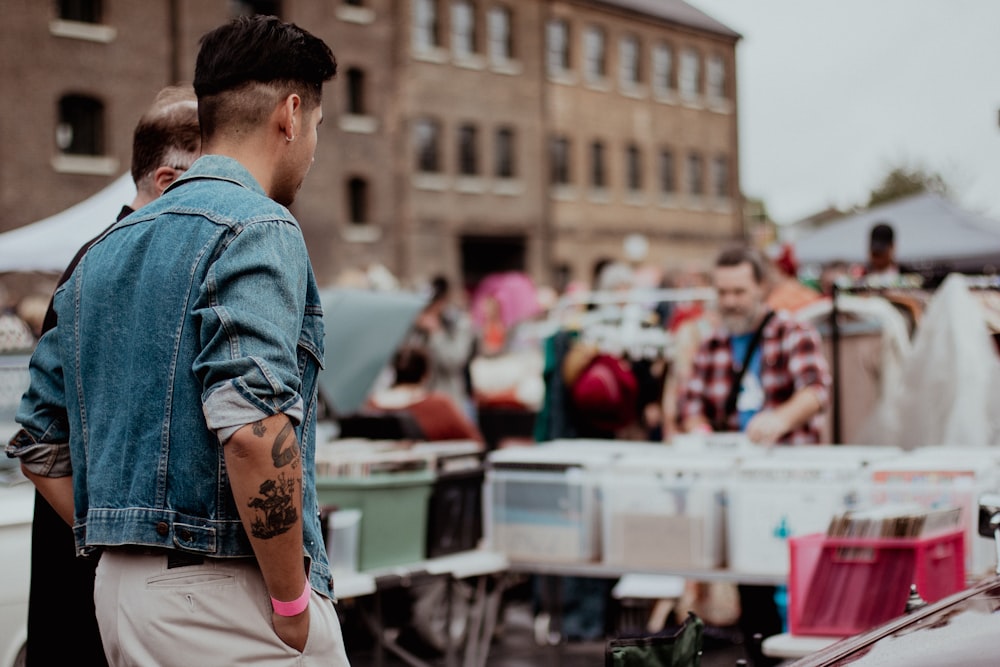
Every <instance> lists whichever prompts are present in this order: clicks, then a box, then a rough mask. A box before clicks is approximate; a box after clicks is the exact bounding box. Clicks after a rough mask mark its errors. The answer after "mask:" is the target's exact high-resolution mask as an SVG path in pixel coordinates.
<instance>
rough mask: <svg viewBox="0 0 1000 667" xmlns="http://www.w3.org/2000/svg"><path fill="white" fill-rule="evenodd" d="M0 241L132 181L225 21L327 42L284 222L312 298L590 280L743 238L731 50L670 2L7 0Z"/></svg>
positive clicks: (703, 22)
mask: <svg viewBox="0 0 1000 667" xmlns="http://www.w3.org/2000/svg"><path fill="white" fill-rule="evenodd" d="M3 6H4V9H5V10H6V11H5V19H6V20H5V21H4V22H3V23H2V24H0V55H2V57H0V82H2V85H3V89H4V91H5V95H3V97H2V99H0V105H2V106H3V110H2V113H0V141H2V142H3V146H4V147H5V150H4V158H5V159H4V160H3V162H2V163H0V231H3V230H6V229H12V228H15V227H18V226H20V225H24V224H28V223H30V222H32V221H34V220H37V219H39V218H42V217H45V216H47V215H51V214H53V213H55V212H57V211H59V210H62V209H63V208H66V207H67V206H69V205H71V204H73V203H75V202H77V201H79V200H81V199H83V198H85V197H87V196H89V195H91V194H93V193H94V192H96V191H98V190H100V189H101V188H102V187H104V186H105V185H107V184H108V183H109V182H110V181H111V180H113V179H114V177H115V176H117V175H119V174H121V173H123V172H124V171H127V169H128V165H129V153H130V148H131V132H132V128H133V126H134V123H135V121H136V119H138V117H139V115H140V114H141V112H142V111H143V110H144V109H145V107H146V105H148V103H149V102H150V101H151V100H152V98H153V96H154V94H155V92H156V91H157V90H158V89H159V88H160V87H161V86H163V85H166V84H168V83H173V82H177V81H190V80H191V78H192V77H193V71H194V58H195V55H196V53H197V45H198V39H199V37H200V36H201V35H202V34H204V33H205V32H206V31H208V30H210V29H211V28H212V27H214V26H216V25H218V24H219V23H221V22H223V21H225V20H226V19H228V18H229V17H230V16H232V15H233V14H234V13H236V12H241V11H243V12H246V11H260V12H267V13H277V14H278V15H280V16H282V18H284V19H285V20H290V21H294V22H296V23H298V24H300V25H302V26H304V27H306V28H307V29H309V30H310V31H311V32H313V33H315V34H317V35H318V36H320V37H322V38H323V39H325V40H326V41H327V42H328V43H329V44H330V45H331V46H332V48H333V50H334V52H335V53H336V55H337V58H338V62H339V65H340V73H339V75H338V78H337V79H336V80H335V82H334V83H333V84H332V85H330V86H328V87H327V90H326V99H325V104H324V112H325V118H326V120H325V122H324V125H323V127H322V128H321V131H320V134H321V137H320V146H319V148H318V151H317V158H316V163H315V165H314V167H313V171H312V172H311V173H310V175H309V177H308V179H307V181H306V184H305V186H304V187H303V190H302V192H301V193H300V195H299V199H298V200H297V201H296V203H295V205H294V213H295V214H296V216H297V217H298V219H299V220H300V222H301V223H302V226H303V230H304V233H305V235H306V241H307V243H308V245H309V249H310V253H311V254H312V257H313V262H314V264H315V266H316V271H317V275H318V277H319V279H320V281H321V283H329V282H332V281H333V280H334V279H335V278H336V276H337V275H338V274H339V273H340V272H341V271H342V270H344V269H348V268H358V267H362V266H365V265H367V264H369V263H372V262H379V263H382V264H384V265H385V266H387V267H388V268H389V269H390V270H391V271H393V272H394V273H396V274H397V275H399V276H401V277H403V278H407V279H411V280H421V279H424V278H426V277H428V276H429V275H431V274H434V273H439V272H444V273H446V274H448V275H451V276H452V277H454V278H455V279H461V280H464V281H465V282H467V283H469V282H474V281H475V280H476V279H477V278H478V277H480V276H481V275H484V274H485V273H488V272H490V271H495V270H502V269H520V270H525V271H527V272H529V273H531V274H532V275H533V276H535V277H536V278H537V279H538V280H540V281H542V282H552V281H553V280H555V276H556V275H557V273H561V274H562V275H567V274H569V275H572V276H573V277H576V278H579V279H587V278H588V277H589V275H590V270H591V266H592V264H593V262H594V261H595V260H597V259H598V258H603V257H610V258H620V257H622V255H623V250H622V243H623V239H624V238H625V237H626V236H627V235H629V234H641V235H642V236H644V237H645V239H646V240H647V241H648V247H649V255H648V256H649V259H650V260H651V261H655V262H659V263H668V262H670V261H672V260H676V259H678V258H682V257H683V258H707V257H709V256H710V255H711V254H712V253H714V251H715V250H716V249H717V248H718V246H719V244H720V243H722V242H723V241H725V240H727V239H731V238H733V237H737V236H742V234H743V229H742V223H741V215H740V210H741V206H740V203H741V199H740V189H739V169H738V140H737V106H736V63H735V47H736V43H737V41H738V40H739V35H737V34H736V33H735V32H733V31H732V30H730V29H729V28H727V27H726V26H724V25H722V24H720V23H718V22H717V21H715V20H713V19H711V18H710V17H708V16H706V15H705V14H703V13H701V12H700V11H698V10H697V9H695V8H694V7H692V6H690V5H688V4H685V3H684V2H681V0H328V1H327V0H323V1H321V0H284V1H271V2H259V1H258V2H247V1H243V2H240V1H237V0H226V1H223V0H197V1H196V0H157V1H152V0H151V1H148V2H141V3H137V2H128V1H126V0H103V1H99V0H91V1H89V2H88V1H86V0H60V1H54V0H53V1H50V2H31V3H28V2H13V1H10V0H3Z"/></svg>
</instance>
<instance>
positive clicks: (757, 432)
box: [679, 246, 830, 445]
mask: <svg viewBox="0 0 1000 667" xmlns="http://www.w3.org/2000/svg"><path fill="white" fill-rule="evenodd" d="M767 269H768V266H767V260H766V259H765V258H764V257H763V255H761V254H760V253H758V252H757V251H755V250H753V249H752V248H747V247H743V246H738V247H733V248H729V249H727V250H724V251H723V252H722V253H721V254H720V255H719V257H718V259H717V260H716V262H715V269H714V271H713V282H714V285H715V289H716V291H717V293H718V303H717V306H718V314H719V318H720V320H721V322H722V326H721V327H720V328H718V329H717V330H716V331H714V332H713V333H712V334H711V335H710V336H709V337H708V339H707V340H705V341H704V342H703V343H702V344H701V347H700V348H699V350H698V353H697V354H696V355H695V358H694V362H693V367H692V370H691V376H690V379H689V380H688V383H687V385H686V386H685V387H684V389H683V392H682V394H681V400H680V403H681V405H680V408H679V409H680V416H681V420H682V428H683V429H684V430H685V431H688V432H698V431H703V432H711V431H743V432H745V433H746V434H747V437H749V438H750V440H751V441H753V442H755V443H758V444H764V445H772V444H775V443H781V444H815V443H817V442H819V438H820V428H819V427H820V425H821V424H820V419H821V413H822V412H823V411H824V410H825V408H826V406H827V402H828V399H829V395H830V371H829V369H828V367H827V364H826V360H825V359H824V358H823V354H822V350H821V349H820V337H819V333H818V332H817V331H816V329H815V327H813V326H812V325H810V324H807V323H804V322H799V321H797V320H795V319H793V318H792V317H791V316H790V315H788V314H787V313H784V312H775V311H772V310H770V309H769V308H768V306H767V305H766V303H765V299H766V297H767V288H768V284H767V283H768V281H767V276H768V271H767ZM744 366H746V368H743V367H744Z"/></svg>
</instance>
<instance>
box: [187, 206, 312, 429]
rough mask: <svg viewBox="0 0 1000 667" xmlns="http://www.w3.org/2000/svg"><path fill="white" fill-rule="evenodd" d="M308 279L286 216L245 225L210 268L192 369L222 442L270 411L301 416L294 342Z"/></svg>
mask: <svg viewBox="0 0 1000 667" xmlns="http://www.w3.org/2000/svg"><path fill="white" fill-rule="evenodd" d="M307 279H308V255H307V253H306V248H305V243H304V241H303V239H302V234H301V232H300V231H299V229H298V228H297V227H296V226H295V225H293V224H291V223H289V222H285V221H265V222H254V223H251V224H248V225H247V226H246V227H244V228H243V229H242V230H241V231H240V232H239V233H238V234H236V235H234V237H233V239H232V240H231V241H230V243H229V244H228V245H227V246H226V247H225V249H224V250H223V251H222V252H221V253H220V254H219V256H218V257H217V258H216V259H215V261H214V262H213V263H212V266H211V268H210V269H209V270H208V272H207V274H206V278H205V282H204V284H203V286H202V298H201V301H200V303H201V304H202V305H201V306H199V308H198V312H197V313H196V315H197V318H196V320H197V321H198V323H199V327H200V328H199V337H200V343H201V351H200V353H199V355H198V357H197V359H196V361H195V363H194V366H193V370H194V372H195V374H196V376H197V377H198V378H199V380H200V381H201V384H202V388H203V390H202V406H203V410H204V413H205V420H206V423H207V424H208V427H209V428H210V429H212V430H213V431H215V432H216V434H217V436H218V438H219V440H220V442H222V443H225V442H226V441H227V440H228V439H229V437H230V436H232V434H233V433H235V432H236V431H237V430H238V429H240V428H241V427H242V426H245V425H246V424H250V423H252V422H255V421H258V420H260V419H262V418H264V417H269V416H271V415H274V414H278V413H284V414H286V415H287V416H288V417H289V418H291V419H292V421H293V422H295V423H299V422H300V421H301V420H302V411H303V401H302V397H301V395H300V384H301V382H300V377H299V369H298V361H297V359H298V357H297V344H298V339H299V334H300V332H301V330H302V314H303V312H304V310H305V294H306V285H307Z"/></svg>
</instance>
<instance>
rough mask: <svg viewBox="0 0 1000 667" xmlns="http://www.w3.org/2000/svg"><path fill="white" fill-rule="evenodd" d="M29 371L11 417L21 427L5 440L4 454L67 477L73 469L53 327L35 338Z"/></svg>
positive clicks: (47, 473)
mask: <svg viewBox="0 0 1000 667" xmlns="http://www.w3.org/2000/svg"><path fill="white" fill-rule="evenodd" d="M29 374H30V384H29V385H28V390H27V391H26V392H25V393H24V395H23V396H22V397H21V403H20V405H19V406H18V410H17V415H16V417H15V420H16V421H17V423H18V424H20V425H21V427H22V429H21V430H20V431H18V432H17V433H16V434H15V435H14V437H13V438H11V439H10V442H9V443H7V447H6V450H5V451H6V454H7V456H9V457H10V458H17V459H20V461H21V465H22V466H24V468H25V469H27V470H29V471H30V472H32V473H34V474H36V475H41V476H43V477H67V476H69V475H71V474H72V472H73V471H72V466H71V464H70V453H69V421H68V419H67V415H66V398H65V391H64V381H63V366H62V361H61V357H60V352H59V346H58V330H57V328H56V329H52V330H50V331H48V332H46V333H45V335H43V336H42V338H41V340H39V341H38V345H37V346H36V347H35V351H34V353H33V354H32V356H31V363H30V365H29Z"/></svg>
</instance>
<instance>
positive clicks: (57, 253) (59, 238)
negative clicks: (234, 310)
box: [0, 173, 135, 273]
mask: <svg viewBox="0 0 1000 667" xmlns="http://www.w3.org/2000/svg"><path fill="white" fill-rule="evenodd" d="M133 199H135V184H134V183H133V182H132V175H131V174H129V173H125V174H122V175H121V176H119V177H118V178H117V179H115V180H114V181H113V182H112V183H111V184H110V185H108V186H107V187H106V188H104V189H103V190H101V191H100V192H98V193H97V194H95V195H93V196H92V197H90V198H88V199H85V200H83V201H82V202H80V203H79V204H76V205H74V206H71V207H70V208H68V209H66V210H65V211H62V212H60V213H56V214H55V215H53V216H50V217H48V218H45V219H43V220H39V221H38V222H35V223H32V224H30V225H25V226H24V227H18V228H17V229H12V230H11V231H9V232H4V233H3V234H0V273H5V272H8V271H51V272H55V273H61V272H62V271H63V269H65V268H66V265H67V264H69V262H70V260H71V259H73V256H74V255H76V251H77V250H79V249H80V246H82V245H83V244H84V243H86V242H87V241H89V240H90V239H92V238H94V237H95V236H97V235H98V234H100V233H101V232H103V231H104V230H105V229H107V227H108V226H109V225H110V224H111V223H113V222H114V221H115V219H116V218H117V217H118V213H119V212H120V211H121V208H122V206H123V205H125V204H129V203H131V202H132V200H133Z"/></svg>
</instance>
